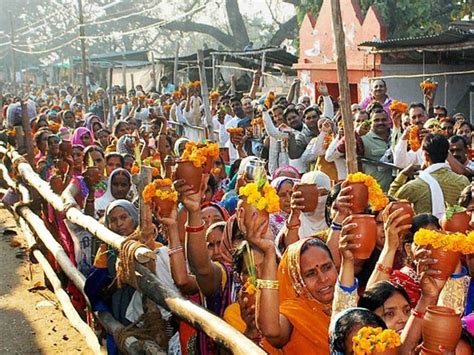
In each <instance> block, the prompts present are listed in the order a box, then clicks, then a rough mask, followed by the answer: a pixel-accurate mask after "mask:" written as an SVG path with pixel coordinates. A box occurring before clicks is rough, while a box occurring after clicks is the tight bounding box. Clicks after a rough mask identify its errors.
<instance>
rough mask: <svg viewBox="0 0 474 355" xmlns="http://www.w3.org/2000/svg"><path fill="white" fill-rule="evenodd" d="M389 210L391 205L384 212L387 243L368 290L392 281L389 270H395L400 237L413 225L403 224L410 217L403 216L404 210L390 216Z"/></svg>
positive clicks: (368, 284) (396, 211)
mask: <svg viewBox="0 0 474 355" xmlns="http://www.w3.org/2000/svg"><path fill="white" fill-rule="evenodd" d="M389 210H390V205H388V206H387V207H386V209H385V211H384V212H383V214H384V216H383V219H384V221H385V223H384V233H385V242H384V246H383V249H382V252H381V253H380V256H379V260H378V262H377V265H376V267H375V269H374V270H373V271H372V274H371V275H370V278H369V281H368V282H367V288H369V287H370V286H372V285H374V284H375V283H377V282H379V281H383V280H389V279H390V274H391V272H390V271H389V270H391V269H392V268H393V263H394V261H395V254H396V253H397V250H398V247H399V245H400V237H401V236H402V234H403V233H405V232H406V231H408V230H409V229H410V228H411V224H402V223H403V221H404V219H405V218H407V217H410V216H409V215H408V214H403V215H402V213H403V209H398V210H395V211H393V212H392V213H391V214H390V215H388V211H389ZM387 215H388V216H387Z"/></svg>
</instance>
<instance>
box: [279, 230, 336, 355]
mask: <svg viewBox="0 0 474 355" xmlns="http://www.w3.org/2000/svg"><path fill="white" fill-rule="evenodd" d="M310 239H311V238H305V239H301V240H299V241H297V242H296V243H293V244H291V245H289V246H288V248H287V249H286V252H285V253H284V254H283V257H282V259H281V261H280V265H279V266H278V281H279V283H280V313H281V314H283V315H284V316H285V317H286V318H287V319H288V320H289V322H290V323H291V325H292V326H293V333H292V335H291V339H290V341H289V342H288V343H287V344H286V345H285V346H284V348H283V349H284V352H285V353H287V354H307V353H308V349H318V352H317V353H318V354H328V353H329V344H328V329H329V320H330V318H329V313H330V309H331V305H330V304H329V305H324V304H322V303H320V302H318V301H317V300H316V299H315V298H314V297H313V296H312V295H311V292H310V291H309V290H308V288H307V286H306V284H305V282H304V280H303V276H302V275H301V260H300V259H301V249H302V248H303V246H304V245H305V243H306V242H308V241H309V240H310Z"/></svg>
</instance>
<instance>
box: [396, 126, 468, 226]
mask: <svg viewBox="0 0 474 355" xmlns="http://www.w3.org/2000/svg"><path fill="white" fill-rule="evenodd" d="M449 148H450V146H449V142H448V139H447V138H446V137H445V136H444V135H441V134H431V133H430V134H428V135H427V136H426V137H425V138H424V139H423V146H422V149H421V150H422V152H423V156H424V161H425V164H426V169H425V170H422V171H420V174H419V176H418V177H417V178H415V179H414V180H411V181H408V178H409V177H413V175H414V173H415V172H416V170H417V169H416V167H415V166H410V167H408V168H407V169H404V170H403V171H402V172H401V173H400V174H399V175H398V176H397V178H396V179H395V181H394V182H393V183H392V185H391V187H390V191H389V193H390V194H393V195H395V196H396V197H398V198H399V199H406V200H408V201H410V202H411V203H413V206H414V210H415V213H416V214H419V213H432V214H433V215H434V216H436V217H437V218H441V217H442V215H443V214H444V212H445V205H446V204H448V205H454V204H456V202H457V199H458V197H459V194H460V193H461V191H462V190H463V189H464V188H465V187H466V186H467V185H469V180H468V179H467V178H466V177H465V176H462V175H458V174H456V173H454V172H453V171H451V168H450V166H449V164H448V163H447V162H446V159H447V158H448V152H449ZM407 181H408V182H407Z"/></svg>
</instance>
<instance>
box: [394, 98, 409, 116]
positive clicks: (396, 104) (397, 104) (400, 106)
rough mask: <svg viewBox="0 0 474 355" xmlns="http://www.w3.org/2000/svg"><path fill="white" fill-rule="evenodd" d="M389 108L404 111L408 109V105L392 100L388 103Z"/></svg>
mask: <svg viewBox="0 0 474 355" xmlns="http://www.w3.org/2000/svg"><path fill="white" fill-rule="evenodd" d="M390 110H391V111H398V112H401V113H405V112H407V110H408V105H407V104H406V103H404V102H402V101H398V100H393V101H392V103H391V104H390Z"/></svg>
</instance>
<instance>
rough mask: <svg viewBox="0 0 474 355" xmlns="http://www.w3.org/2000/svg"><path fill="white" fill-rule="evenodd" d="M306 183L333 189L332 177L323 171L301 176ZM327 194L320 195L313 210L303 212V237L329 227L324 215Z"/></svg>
mask: <svg viewBox="0 0 474 355" xmlns="http://www.w3.org/2000/svg"><path fill="white" fill-rule="evenodd" d="M301 182H302V183H304V184H316V185H317V187H323V188H325V189H326V190H327V192H328V193H329V190H331V179H330V178H329V176H327V175H326V174H325V173H323V172H321V171H310V172H308V173H306V174H304V175H303V176H302V177H301ZM326 200H327V195H325V196H319V197H318V206H317V207H316V209H315V210H314V211H313V212H307V213H304V212H303V213H301V214H300V222H301V227H300V229H299V235H300V236H301V237H303V238H305V237H311V236H314V235H315V234H316V233H319V232H321V231H323V230H325V229H327V228H328V225H327V223H326V219H325V217H324V210H325V208H326Z"/></svg>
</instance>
